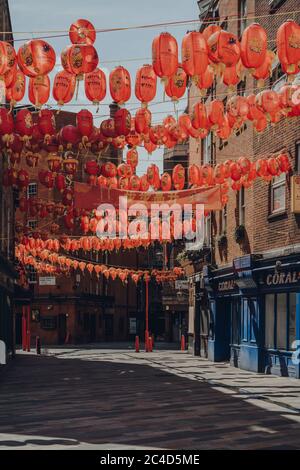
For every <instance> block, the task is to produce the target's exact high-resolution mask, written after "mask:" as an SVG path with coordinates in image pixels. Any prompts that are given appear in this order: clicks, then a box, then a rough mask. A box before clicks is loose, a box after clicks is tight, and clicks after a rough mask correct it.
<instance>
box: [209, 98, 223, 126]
mask: <svg viewBox="0 0 300 470" xmlns="http://www.w3.org/2000/svg"><path fill="white" fill-rule="evenodd" d="M207 116H208V120H209V123H210V125H211V126H212V128H213V129H214V128H215V129H216V128H217V127H219V126H220V125H222V123H223V120H224V103H223V101H221V100H213V101H210V102H209V104H208V108H207Z"/></svg>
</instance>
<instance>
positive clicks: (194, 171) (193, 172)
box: [188, 164, 203, 186]
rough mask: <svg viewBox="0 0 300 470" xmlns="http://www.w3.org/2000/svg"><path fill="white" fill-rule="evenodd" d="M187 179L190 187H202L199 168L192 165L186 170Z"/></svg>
mask: <svg viewBox="0 0 300 470" xmlns="http://www.w3.org/2000/svg"><path fill="white" fill-rule="evenodd" d="M188 179H189V185H190V186H202V184H203V181H202V175H201V170H200V167H199V166H198V165H196V164H192V165H190V166H189V169H188Z"/></svg>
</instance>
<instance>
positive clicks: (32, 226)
mask: <svg viewBox="0 0 300 470" xmlns="http://www.w3.org/2000/svg"><path fill="white" fill-rule="evenodd" d="M27 225H28V228H30V230H35V229H36V228H37V226H38V221H37V220H28V222H27Z"/></svg>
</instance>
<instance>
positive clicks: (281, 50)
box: [276, 20, 300, 75]
mask: <svg viewBox="0 0 300 470" xmlns="http://www.w3.org/2000/svg"><path fill="white" fill-rule="evenodd" d="M276 44H277V53H278V58H279V60H280V63H281V65H282V67H283V70H284V72H286V73H287V74H288V75H294V74H296V73H298V72H299V71H300V65H299V63H300V26H299V25H298V24H297V23H296V22H295V21H291V20H289V21H286V22H285V23H283V24H282V25H281V26H280V27H279V28H278V30H277V38H276Z"/></svg>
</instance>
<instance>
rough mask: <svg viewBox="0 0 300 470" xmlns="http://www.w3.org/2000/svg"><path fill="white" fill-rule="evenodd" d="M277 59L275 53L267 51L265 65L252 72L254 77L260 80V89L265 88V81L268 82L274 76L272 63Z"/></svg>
mask: <svg viewBox="0 0 300 470" xmlns="http://www.w3.org/2000/svg"><path fill="white" fill-rule="evenodd" d="M274 59H275V54H274V52H273V51H267V53H266V57H265V60H264V62H263V64H262V65H261V66H260V67H258V68H257V69H255V71H254V72H252V76H253V77H254V78H255V79H256V80H258V82H257V86H258V88H262V87H263V86H264V81H265V80H267V79H268V78H269V77H270V76H271V74H272V63H273V61H274Z"/></svg>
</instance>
